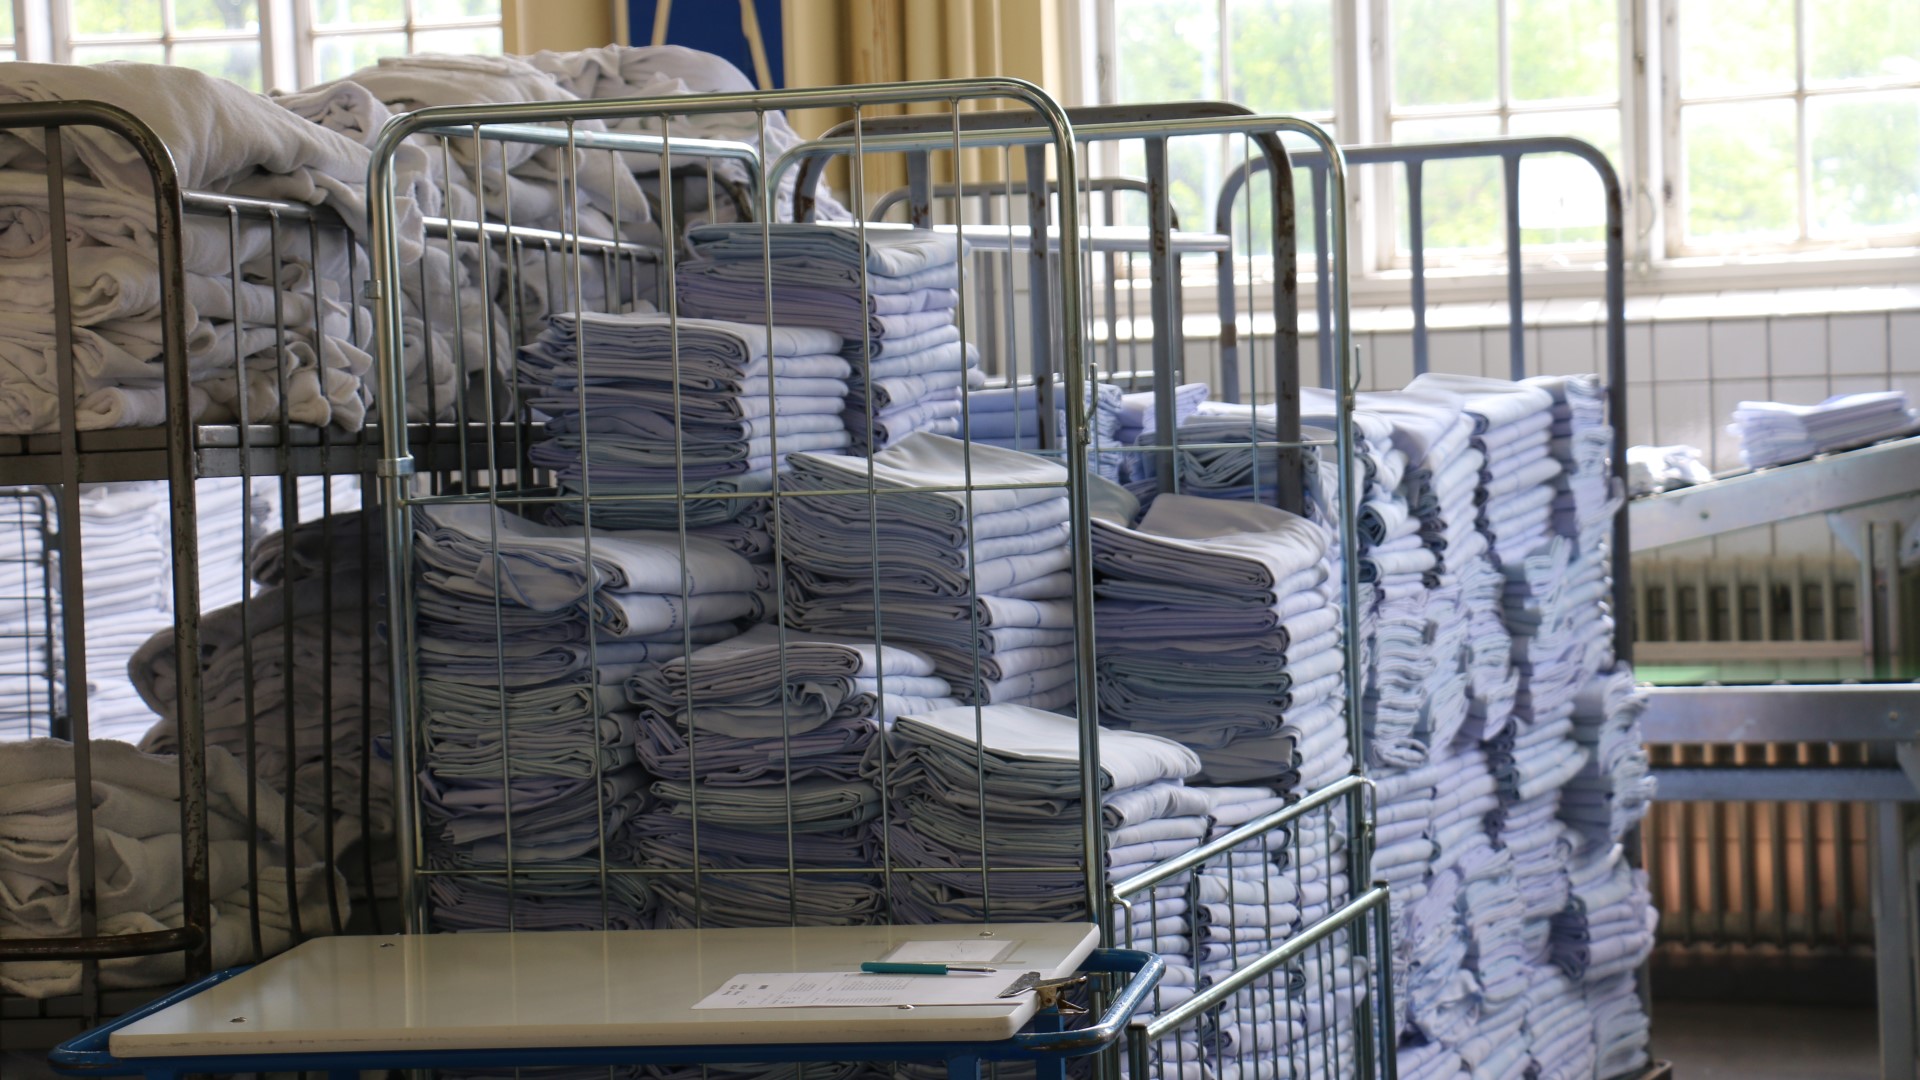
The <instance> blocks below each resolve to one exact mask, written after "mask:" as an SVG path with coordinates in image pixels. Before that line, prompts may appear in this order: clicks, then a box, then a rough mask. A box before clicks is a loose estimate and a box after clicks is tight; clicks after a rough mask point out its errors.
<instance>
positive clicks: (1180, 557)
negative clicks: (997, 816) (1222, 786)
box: [1093, 494, 1352, 791]
mask: <svg viewBox="0 0 1920 1080" xmlns="http://www.w3.org/2000/svg"><path fill="white" fill-rule="evenodd" d="M1328 549H1329V535H1328V532H1327V530H1326V529H1325V528H1323V527H1321V526H1320V525H1318V524H1315V523H1314V522H1312V521H1309V520H1307V519H1306V518H1303V517H1299V516H1298V515H1295V514H1290V513H1287V512H1286V511H1284V510H1279V509H1276V508H1274V507H1270V506H1262V505H1259V504H1257V503H1241V502H1231V501H1226V500H1219V499H1204V498H1196V497H1193V496H1188V495H1174V494H1166V495H1160V496H1158V497H1157V498H1155V499H1154V500H1153V502H1152V503H1151V504H1149V506H1148V508H1147V512H1146V515H1145V516H1144V517H1143V518H1142V519H1141V520H1140V523H1139V524H1138V525H1137V526H1135V527H1133V528H1128V527H1126V526H1124V525H1120V524H1118V523H1115V522H1111V521H1107V520H1104V519H1099V520H1096V521H1095V522H1094V525H1093V563H1094V572H1095V584H1094V596H1095V598H1096V601H1097V603H1096V610H1097V617H1096V620H1095V624H1094V625H1095V627H1096V631H1097V642H1098V646H1099V659H1098V661H1097V676H1098V684H1097V688H1098V691H1099V697H1100V714H1101V716H1102V717H1103V718H1104V719H1105V720H1106V721H1107V722H1108V723H1111V724H1115V725H1118V726H1124V727H1127V728H1129V729H1132V730H1137V731H1148V732H1152V733H1154V734H1158V735H1164V736H1166V737H1168V738H1171V739H1176V740H1178V741H1180V742H1182V743H1184V744H1186V745H1187V746H1190V747H1192V748H1193V749H1194V750H1195V751H1196V752H1197V753H1198V754H1199V755H1200V760H1201V762H1202V766H1203V772H1204V775H1205V777H1206V779H1207V780H1208V781H1210V782H1214V783H1234V782H1238V781H1244V780H1261V781H1266V782H1275V779H1276V778H1282V779H1281V780H1280V782H1282V783H1283V784H1284V786H1288V787H1292V786H1296V785H1297V786H1298V787H1299V788H1300V789H1302V790H1308V791H1310V790H1314V789H1317V788H1319V787H1321V786H1323V785H1324V784H1327V783H1329V782H1331V781H1332V780H1334V779H1336V778H1338V777H1339V776H1342V775H1345V774H1346V773H1347V772H1348V771H1349V770H1350V769H1351V767H1352V757H1351V754H1350V748H1349V747H1348V745H1347V729H1346V717H1345V702H1346V690H1345V674H1346V668H1345V664H1346V654H1345V651H1344V650H1343V649H1342V648H1341V647H1340V637H1341V632H1340V618H1339V610H1338V608H1336V607H1335V605H1334V601H1333V595H1334V594H1333V590H1334V589H1335V588H1336V587H1337V585H1336V583H1335V582H1334V581H1333V579H1332V568H1331V565H1330V563H1329V557H1328Z"/></svg>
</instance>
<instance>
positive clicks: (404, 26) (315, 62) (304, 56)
mask: <svg viewBox="0 0 1920 1080" xmlns="http://www.w3.org/2000/svg"><path fill="white" fill-rule="evenodd" d="M317 2H318V0H293V21H294V36H295V39H296V40H297V41H298V43H299V47H298V49H297V50H296V55H297V61H296V64H297V67H298V71H299V79H300V85H301V86H312V85H314V84H315V83H317V82H319V81H321V80H320V79H319V76H318V69H319V66H320V63H319V61H320V43H321V42H322V41H324V40H326V39H327V38H352V37H364V36H367V35H370V34H405V35H406V39H407V47H406V53H407V54H411V53H412V52H413V51H414V48H413V44H414V38H415V37H417V36H418V35H420V34H425V33H434V32H437V31H441V30H469V29H471V30H487V29H494V28H498V29H499V30H500V33H501V39H502V45H503V47H504V44H505V37H506V14H507V9H508V5H509V4H511V3H512V0H501V4H500V14H499V15H498V16H495V17H493V18H486V17H484V16H483V17H478V18H468V19H422V18H420V16H419V12H418V6H419V3H420V0H401V5H402V6H401V10H402V12H403V13H404V14H403V15H402V16H401V18H400V19H398V20H387V21H385V22H377V23H355V24H353V25H350V26H343V27H332V26H321V25H320V24H318V23H317V22H315V21H314V17H313V7H314V4H315V3H317Z"/></svg>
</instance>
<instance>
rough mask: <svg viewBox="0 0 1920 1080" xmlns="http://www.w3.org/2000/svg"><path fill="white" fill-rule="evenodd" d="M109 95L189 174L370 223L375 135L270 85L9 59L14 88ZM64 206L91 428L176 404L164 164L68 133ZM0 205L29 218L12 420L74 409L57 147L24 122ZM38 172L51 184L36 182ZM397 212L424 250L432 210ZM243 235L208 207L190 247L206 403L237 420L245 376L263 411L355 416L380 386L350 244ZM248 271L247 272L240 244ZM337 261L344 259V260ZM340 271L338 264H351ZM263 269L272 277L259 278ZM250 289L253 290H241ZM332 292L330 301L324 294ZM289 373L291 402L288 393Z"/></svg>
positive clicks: (263, 414) (196, 347)
mask: <svg viewBox="0 0 1920 1080" xmlns="http://www.w3.org/2000/svg"><path fill="white" fill-rule="evenodd" d="M75 99H94V100H99V101H104V102H107V103H109V104H112V105H117V106H119V107H121V108H124V109H126V110H127V111H129V112H131V113H132V114H133V115H135V116H136V117H139V118H140V119H141V120H143V121H145V122H146V123H147V124H148V125H150V126H151V127H152V128H153V129H154V131H155V133H156V134H157V135H158V136H159V137H160V139H161V141H162V142H163V143H164V144H165V145H166V146H167V148H168V149H169V150H170V151H171V152H172V156H173V160H174V163H175V165H176V167H177V169H178V172H179V176H180V182H181V185H182V186H183V187H185V188H188V189H190V190H196V191H218V192H225V193H228V194H234V195H254V196H262V197H267V198H278V199H288V200H294V201H300V202H307V203H312V204H315V205H324V206H329V207H331V208H333V209H335V210H337V211H339V213H340V214H341V216H342V217H343V218H344V219H345V220H346V221H347V223H348V225H349V226H350V227H352V228H353V229H354V230H355V231H356V232H364V230H365V224H366V206H365V184H366V176H367V151H366V148H365V147H363V146H361V145H359V144H357V143H355V142H353V141H351V140H349V139H347V138H345V137H343V136H341V135H339V134H337V133H335V132H332V131H329V130H326V129H325V128H322V127H320V126H318V125H315V124H311V123H308V122H307V121H306V120H303V119H301V118H300V117H299V116H296V115H294V114H293V113H291V112H288V111H287V110H285V109H282V108H281V107H279V106H278V105H276V104H274V103H273V102H272V101H271V100H269V99H268V98H265V97H262V96H260V95H257V94H253V93H249V92H248V91H246V90H245V89H243V88H241V87H239V86H236V85H235V84H233V83H231V82H227V81H225V80H223V79H217V78H214V77H212V76H209V75H205V74H202V73H200V72H198V71H194V70H192V69H191V68H182V67H169V66H162V65H149V64H133V63H109V64H100V65H95V66H73V65H65V64H26V63H15V64H9V65H8V66H7V69H6V71H5V72H4V74H0V101H14V102H46V101H69V100H75ZM68 146H69V151H70V157H71V160H70V161H69V162H68V163H67V173H66V175H67V183H68V192H67V211H68V212H67V215H66V220H65V221H64V222H62V223H60V224H61V226H63V227H64V228H66V229H67V231H68V235H69V238H70V243H72V245H73V247H72V249H71V251H70V258H69V267H68V269H69V276H70V282H69V283H70V287H71V290H72V293H73V298H72V299H73V301H74V305H73V320H72V321H73V324H74V325H73V327H72V331H73V339H74V340H73V352H74V388H75V391H76V394H77V401H76V403H75V404H76V407H77V409H78V416H77V423H78V425H79V426H80V427H81V428H83V429H92V428H107V427H132V426H144V425H154V424H159V423H161V422H162V421H163V420H164V418H165V413H166V408H165V402H166V392H165V389H164V387H163V375H164V373H163V372H162V370H161V368H162V359H161V353H162V349H163V334H162V331H161V314H160V296H161V288H160V275H159V265H158V258H157V254H156V253H157V251H158V249H159V243H158V238H157V236H156V235H155V232H154V222H153V196H152V194H151V192H150V191H149V188H150V186H151V179H150V176H149V174H148V172H147V169H146V167H145V165H144V164H142V163H141V161H140V158H139V156H138V155H136V154H130V153H128V152H127V151H126V147H125V144H124V143H123V142H121V140H120V139H119V137H118V136H116V135H113V134H110V133H107V132H102V131H95V130H91V129H85V128H76V129H73V130H72V131H71V132H69V134H68ZM0 170H4V171H0V178H4V179H0V206H4V207H5V208H7V211H8V217H9V218H10V219H11V220H13V221H16V222H19V223H21V225H22V227H21V228H18V229H15V230H12V232H13V234H14V236H15V237H17V238H18V239H19V242H16V243H7V244H0V279H4V280H5V281H6V284H7V287H6V288H5V289H0V432H7V433H16V434H24V433H30V432H44V431H52V430H55V428H56V427H57V426H58V424H59V412H60V410H59V380H58V377H57V376H58V374H59V373H58V372H57V371H55V370H54V367H53V365H52V364H51V363H50V362H49V360H48V358H49V357H52V356H54V355H56V353H57V349H56V342H55V327H54V326H53V325H52V315H53V312H54V304H53V299H54V298H53V279H52V265H51V260H50V257H49V255H48V247H49V246H50V245H49V243H48V236H49V228H48V226H49V221H48V214H49V210H48V206H47V197H46V178H45V172H46V163H45V159H44V156H43V154H42V153H41V151H40V149H38V148H37V146H36V145H35V144H33V143H31V142H29V141H26V140H23V139H19V138H9V139H8V145H7V147H6V148H5V149H4V151H0ZM36 189H37V190H36ZM406 209H407V208H403V219H402V220H401V221H400V222H399V223H398V224H399V231H400V233H401V234H402V239H403V240H411V243H403V250H402V253H401V254H402V259H403V261H405V262H408V263H411V262H413V261H415V260H416V259H417V258H418V257H419V253H420V243H419V240H418V237H419V236H420V221H419V218H418V216H417V214H415V215H411V216H407V215H406ZM257 225H258V226H259V227H258V228H257V229H255V228H249V229H244V230H243V234H244V235H243V237H242V248H240V249H230V248H229V247H228V240H227V223H226V222H225V221H224V220H216V219H212V218H207V219H203V220H202V221H201V222H200V228H198V229H196V230H191V231H193V232H194V236H193V237H192V238H189V239H191V240H194V241H197V242H189V243H187V244H186V245H185V246H186V248H187V254H188V256H189V257H188V258H187V260H186V263H187V265H186V267H185V269H186V271H187V278H186V285H187V295H186V296H185V297H183V299H185V300H186V301H187V304H188V309H189V310H188V316H187V325H186V331H187V335H188V340H187V341H186V342H185V344H186V346H187V352H188V362H189V367H190V378H191V380H192V382H193V383H194V391H193V400H192V401H191V402H190V403H189V405H190V408H191V409H192V410H193V413H194V415H195V417H196V418H197V419H202V420H208V421H231V420H233V419H235V418H236V417H237V416H238V414H239V409H240V405H241V401H240V394H241V393H242V391H243V390H244V392H245V393H246V395H247V400H246V402H245V404H246V407H247V410H248V415H249V419H251V420H252V421H253V422H255V423H258V422H262V421H267V420H273V419H277V418H279V417H281V416H282V414H283V408H282V406H283V404H284V415H285V416H286V417H287V418H289V419H292V420H294V421H296V422H300V423H309V424H316V425H325V424H329V423H331V424H335V425H338V426H340V427H342V428H345V429H347V430H357V429H358V428H359V427H360V425H361V423H362V422H363V420H364V418H365V415H366V410H367V406H368V403H369V402H370V400H371V394H370V389H369V387H368V386H367V385H366V379H367V378H368V376H369V375H370V371H371V368H372V360H371V358H370V357H369V356H368V355H367V354H366V353H365V352H364V351H362V350H361V349H360V348H358V347H357V346H355V345H354V344H352V342H353V341H355V340H364V338H362V337H356V334H355V329H356V328H355V326H354V322H355V318H354V316H353V314H352V308H351V305H352V304H353V303H354V302H355V301H354V299H353V298H351V297H348V296H346V295H345V285H344V282H345V278H346V271H345V259H344V255H345V245H343V244H340V243H339V242H338V241H337V239H335V238H333V237H329V238H328V243H327V244H325V245H323V249H322V251H321V252H320V259H319V265H312V264H311V263H312V253H311V252H310V251H309V250H308V245H307V244H305V243H304V242H300V243H293V244H289V245H285V246H286V248H287V249H288V250H286V251H284V252H282V254H283V256H284V258H283V260H282V262H281V264H280V265H274V264H273V263H272V254H271V245H270V243H269V234H270V232H271V229H270V228H269V227H268V223H266V222H259V223H257ZM236 258H237V259H238V260H239V261H240V262H241V263H242V272H243V276H244V277H245V278H246V280H243V281H240V282H235V281H233V280H232V275H233V273H234V270H233V268H232V266H231V263H232V261H234V260H235V259H236ZM336 261H337V264H338V265H337V266H336V265H335V263H336ZM336 271H337V272H336ZM262 282H265V284H262ZM236 300H237V301H238V304H237V306H236ZM316 305H317V306H316ZM283 379H284V382H285V390H286V393H285V398H286V400H285V402H284V403H283V402H282V400H281V398H282V394H281V384H282V380H283Z"/></svg>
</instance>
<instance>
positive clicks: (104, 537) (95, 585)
mask: <svg viewBox="0 0 1920 1080" xmlns="http://www.w3.org/2000/svg"><path fill="white" fill-rule="evenodd" d="M47 497H48V504H47V505H48V506H52V505H53V504H52V497H53V495H52V492H51V491H48V493H47ZM168 520H169V518H168V511H167V492H166V488H165V486H164V485H160V484H97V485H87V486H86V487H85V488H84V489H83V490H82V491H81V493H80V522H79V534H80V559H81V562H80V566H81V571H82V587H83V592H84V595H83V597H82V598H81V599H82V600H83V604H82V603H74V604H70V603H63V602H62V601H61V599H60V592H61V590H60V582H61V576H60V575H61V567H60V565H59V554H58V552H59V548H58V545H57V543H56V544H55V545H54V552H55V555H54V559H53V560H52V562H51V563H49V564H48V565H47V567H46V572H47V573H48V574H49V575H50V580H51V583H52V584H53V586H54V588H53V591H52V592H51V593H46V594H43V595H45V596H50V597H52V598H53V600H54V612H55V617H54V621H53V623H52V630H53V633H54V635H55V636H54V638H53V640H52V642H51V645H52V650H53V655H55V656H59V655H62V654H64V651H65V650H64V641H62V640H61V639H60V637H59V635H60V634H61V633H62V627H63V620H64V619H66V618H80V617H81V614H82V610H83V608H84V618H83V620H82V621H83V625H84V627H85V639H84V645H85V647H86V652H87V685H86V695H85V696H86V704H87V728H88V731H89V732H90V734H91V736H92V737H93V738H96V739H121V740H124V741H127V742H134V741H136V740H138V739H139V738H140V736H141V735H143V734H144V733H145V732H146V730H147V729H148V728H149V727H151V726H152V725H153V721H154V715H153V713H154V710H152V709H150V708H148V707H147V704H146V702H144V701H142V700H141V698H140V694H139V692H138V691H137V690H136V689H135V688H134V685H133V683H132V682H131V681H130V680H129V679H128V678H127V662H128V660H129V659H130V658H131V657H132V656H133V655H134V653H135V652H136V651H137V650H138V649H139V648H140V647H141V646H142V645H144V644H146V642H147V639H148V638H150V637H152V636H153V634H154V632H155V631H157V630H159V629H161V628H162V627H165V626H167V625H169V624H170V623H171V622H172V621H173V579H172V578H171V577H170V576H169V575H168V574H167V573H166V572H165V567H166V566H167V564H168V558H167V552H168V551H169V550H170V549H171V547H172V543H173V542H172V537H171V535H170V533H169V529H168ZM49 539H51V538H49ZM0 595H6V596H10V597H25V596H26V595H27V594H25V593H23V592H14V591H8V592H4V593H0ZM37 599H38V598H37V597H36V598H35V600H34V601H28V603H34V604H35V606H37V603H36V601H37ZM13 602H14V603H20V602H21V601H13ZM24 613H25V612H24V611H23V614H24ZM30 632H35V633H37V634H39V635H44V634H45V629H43V628H41V627H33V628H31V631H30ZM12 670H19V669H17V668H16V669H12ZM41 670H45V669H44V668H42V669H41ZM56 674H57V675H58V676H59V677H60V678H61V680H62V681H63V682H64V680H65V674H66V673H65V665H64V663H62V664H60V665H59V668H58V669H57V671H56ZM41 685H42V693H43V694H44V692H45V691H44V686H45V684H44V683H43V684H41ZM75 696H76V695H73V694H68V695H66V698H67V701H68V703H69V708H70V707H71V703H72V701H73V699H74V697H75ZM51 715H52V714H51V713H49V712H44V711H43V712H42V713H41V714H40V716H39V719H38V723H37V724H36V725H35V726H36V727H37V728H38V733H39V734H45V733H46V730H47V729H46V723H47V721H48V719H49V718H50V717H51ZM21 734H23V735H24V734H26V732H22V733H21Z"/></svg>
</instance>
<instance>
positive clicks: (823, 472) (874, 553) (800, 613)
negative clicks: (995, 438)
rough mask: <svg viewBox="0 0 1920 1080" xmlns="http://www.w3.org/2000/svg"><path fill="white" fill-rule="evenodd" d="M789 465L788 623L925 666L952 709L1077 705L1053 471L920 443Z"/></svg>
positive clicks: (961, 447)
mask: <svg viewBox="0 0 1920 1080" xmlns="http://www.w3.org/2000/svg"><path fill="white" fill-rule="evenodd" d="M787 465H788V470H789V471H788V472H786V473H783V474H782V475H781V477H780V484H781V491H782V495H781V514H782V517H781V545H782V551H783V561H784V568H785V572H786V584H785V589H784V593H785V603H786V608H787V616H788V619H789V622H790V623H791V625H793V626H795V627H797V628H799V629H802V630H806V631H810V632H814V633H823V634H843V635H849V636H856V637H866V638H873V637H875V635H880V640H882V641H884V642H886V643H889V644H896V645H902V646H906V647H908V648H912V649H914V650H915V651H918V652H921V653H924V654H925V655H926V656H928V657H929V658H931V659H932V660H933V662H934V666H935V668H936V669H937V671H938V672H939V674H940V676H941V677H942V678H945V679H946V680H947V682H948V683H950V684H951V685H952V688H953V695H954V696H955V697H957V698H959V699H960V700H961V701H966V702H980V703H983V704H984V703H992V704H1018V705H1031V706H1034V707H1035V708H1042V709H1053V708H1066V707H1070V706H1071V705H1072V704H1073V702H1074V695H1075V693H1076V689H1075V685H1074V673H1075V667H1074V645H1073V643H1074V636H1073V635H1074V618H1073V603H1072V594H1073V584H1072V574H1071V572H1070V567H1071V566H1072V562H1073V556H1072V551H1071V548H1070V547H1069V545H1068V528H1069V527H1068V524H1067V518H1068V504H1067V492H1066V482H1067V470H1066V468H1065V467H1064V466H1062V465H1061V464H1059V463H1058V462H1054V461H1048V460H1046V459H1044V458H1039V457H1035V456H1033V455H1031V454H1023V453H1020V452H1019V451H1015V450H1001V449H999V448H998V447H992V446H976V445H969V444H967V443H963V442H960V441H959V440H956V439H949V438H946V437H943V436H939V435H928V434H924V433H922V434H917V435H913V436H911V437H909V438H908V439H907V440H906V441H904V442H902V443H900V444H899V445H897V446H893V447H890V448H888V449H886V450H882V451H880V452H878V453H876V454H874V455H873V456H872V457H871V458H864V459H863V458H851V457H834V456H829V455H825V454H805V453H802V454H794V455H793V456H792V457H791V458H789V459H788V461H787ZM973 485H979V486H973Z"/></svg>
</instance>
